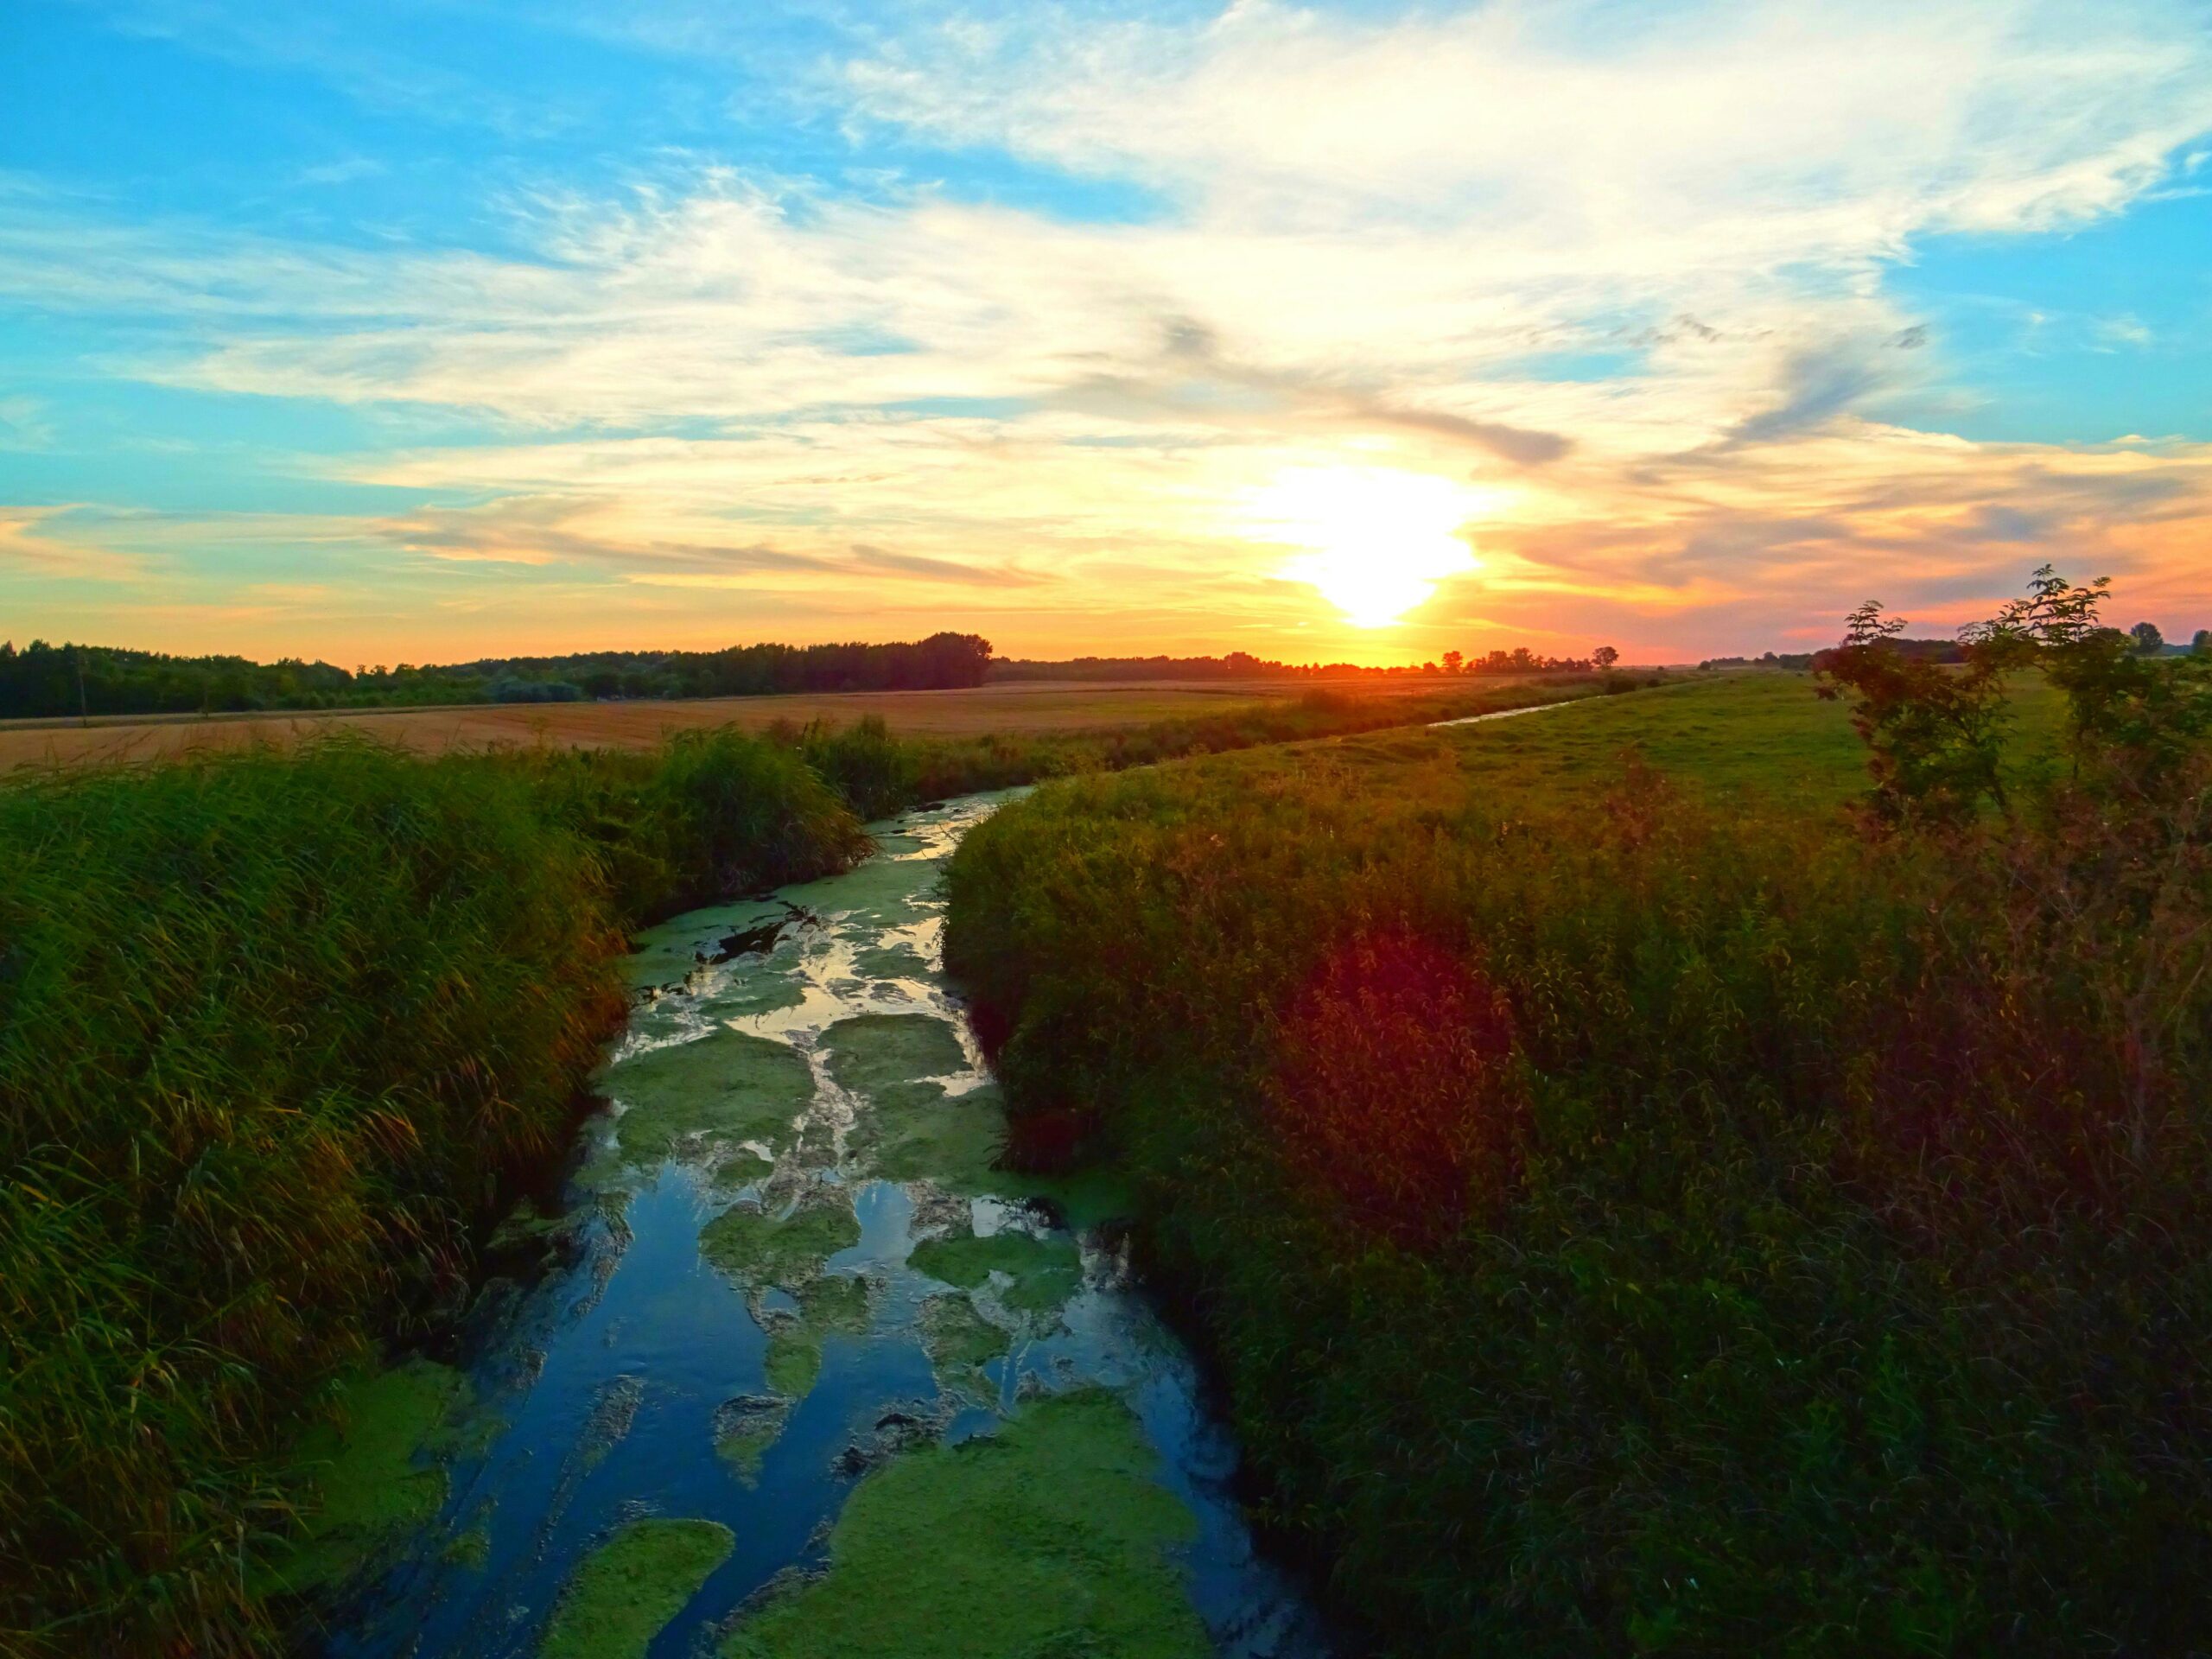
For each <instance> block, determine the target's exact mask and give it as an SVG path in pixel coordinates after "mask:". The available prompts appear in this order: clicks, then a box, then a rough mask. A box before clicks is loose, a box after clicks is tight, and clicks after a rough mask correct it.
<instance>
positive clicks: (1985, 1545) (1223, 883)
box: [946, 675, 2212, 1656]
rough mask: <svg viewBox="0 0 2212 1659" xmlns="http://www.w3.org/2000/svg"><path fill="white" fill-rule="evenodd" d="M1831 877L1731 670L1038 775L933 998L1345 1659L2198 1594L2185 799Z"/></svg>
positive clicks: (2076, 1626) (2209, 1073)
mask: <svg viewBox="0 0 2212 1659" xmlns="http://www.w3.org/2000/svg"><path fill="white" fill-rule="evenodd" d="M2014 694H2015V695H2014V711H2015V720H2014V722H2013V724H2014V733H2013V738H2012V743H2011V746H2010V750H2009V753H2008V761H2007V764H2008V766H2009V768H2010V771H2011V772H2012V779H2013V781H2014V784H2015V785H2016V789H2015V798H2016V800H2017V801H2018V802H2019V803H2021V806H2020V809H2019V811H2020V816H2019V817H2017V818H2016V819H2014V820H2011V821H1999V820H1996V819H1994V818H1992V819H1990V820H1988V821H1986V822H1985V823H1982V824H1981V825H1980V826H1970V827H1969V828H1967V829H1965V830H1962V831H1959V832H1957V833H1955V834H1948V835H1942V836H1938V835H1929V836H1919V835H1890V834H1876V833H1872V832H1871V831H1870V830H1869V829H1867V828H1866V823H1865V822H1864V820H1863V819H1862V818H1861V817H1859V815H1858V814H1857V813H1856V812H1855V811H1854V810H1853V806H1852V803H1853V798H1855V797H1859V796H1860V795H1862V794H1863V792H1864V791H1865V788H1866V774H1865V772H1864V754H1863V751H1862V750H1861V749H1860V747H1859V744H1858V742H1857V740H1856V739H1855V738H1854V736H1853V732H1852V730H1851V727H1850V724H1849V719H1848V715H1847V711H1846V709H1845V708H1844V707H1843V706H1842V705H1840V704H1837V703H1829V702H1818V701H1815V698H1814V697H1813V696H1812V695H1811V687H1810V685H1809V684H1808V682H1807V680H1806V679H1804V678H1803V677H1798V676H1783V675H1757V676H1754V675H1745V676H1733V677H1721V678H1714V679H1707V680H1702V681H1700V682H1699V683H1693V684H1687V685H1681V686H1677V687H1672V688H1669V689H1664V690H1655V691H1649V692H1645V693H1643V694H1640V695H1638V696H1635V697H1630V698H1618V699H1606V700H1603V701H1599V702H1585V703H1580V704H1576V705H1573V706H1570V707H1567V708H1562V709H1555V710H1550V711H1546V712H1541V713H1537V714H1534V715H1529V716H1526V717H1524V718H1518V719H1514V720H1510V721H1497V722H1495V723H1487V724H1482V725H1476V726H1471V727H1465V728H1458V729H1456V730H1446V731H1421V732H1410V731H1408V732H1391V733H1378V734H1370V735H1366V736H1362V737H1354V738H1347V739H1344V740H1341V741H1326V742H1319V743H1306V744H1297V745H1291V746H1287V747H1278V748H1272V749H1267V750H1259V751H1253V752H1250V753H1241V754H1236V755H1224V756H1216V757H1212V758H1208V759H1204V760H1193V761H1190V762H1186V763H1183V764H1179V765H1173V766H1161V767H1158V768H1154V769H1153V770H1150V771H1148V772H1141V773H1130V774H1128V775H1125V776H1121V777H1116V778H1100V779H1076V780H1071V781H1069V782H1066V783H1062V784H1058V785H1053V786H1052V787H1051V788H1048V789H1046V790H1043V791H1039V793H1038V794H1036V795H1034V796H1033V797H1032V798H1029V799H1028V800H1027V801H1025V802H1023V803H1021V804H1018V805H1016V806H1014V807H1012V808H1009V809H1007V810H1005V811H1003V812H1002V813H1001V814H1000V815H999V816H998V817H995V819H993V820H992V821H990V822H989V823H986V824H985V825H983V826H982V827H981V828H979V829H977V830H976V831H975V832H974V833H973V834H972V835H971V836H969V840H968V841H967V842H966V843H965V844H964V845H963V848H962V849H961V851H960V853H959V855H958V856H957V859H956V861H955V862H954V865H953V867H952V870H951V875H950V881H951V899H952V906H951V912H950V923H949V931H948V937H947V945H946V950H947V960H948V963H949V964H950V966H952V968H953V969H955V971H956V972H957V973H958V974H960V975H961V976H963V977H964V978H965V979H966V980H967V982H969V986H970V988H971V989H972V991H973V993H974V995H975V996H976V1014H977V1018H978V1023H979V1028H981V1029H982V1030H984V1031H985V1033H986V1034H987V1036H988V1038H989V1039H990V1041H991V1042H992V1043H993V1044H994V1045H995V1048H996V1055H997V1065H998V1067H999V1070H1000V1072H1001V1077H1002V1078H1003V1080H1004V1082H1005V1084H1006V1085H1007V1090H1008V1093H1009V1097H1010V1100H1011V1102H1012V1103H1013V1105H1014V1109H1015V1111H1016V1117H1015V1120H1014V1128H1015V1132H1016V1143H1015V1144H1016V1150H1017V1152H1018V1153H1019V1154H1020V1155H1021V1156H1022V1157H1024V1158H1026V1159H1027V1160H1032V1161H1034V1162H1037V1163H1040V1164H1045V1163H1065V1162H1069V1161H1074V1162H1083V1161H1086V1160H1088V1161H1106V1162H1111V1163H1114V1164H1116V1165H1118V1166H1120V1167H1121V1169H1122V1172H1123V1173H1125V1174H1127V1175H1128V1177H1129V1178H1131V1179H1133V1181H1134V1183H1135V1187H1136V1190H1137V1191H1138V1192H1139V1193H1140V1195H1141V1208H1142V1215H1141V1225H1140V1230H1139V1235H1138V1236H1139V1239H1140V1243H1141V1248H1142V1249H1143V1250H1144V1252H1145V1254H1146V1255H1147V1257H1148V1259H1149V1261H1150V1262H1151V1263H1152V1266H1153V1268H1154V1270H1155V1272H1156V1273H1157V1274H1158V1275H1159V1276H1160V1280H1161V1281H1162V1282H1163V1283H1165V1284H1166V1285H1168V1286H1170V1287H1173V1290H1174V1292H1175V1294H1176V1295H1177V1297H1178V1298H1179V1303H1180V1305H1181V1306H1182V1307H1183V1308H1184V1310H1185V1315H1186V1318H1187V1319H1188V1322H1189V1325H1190V1328H1191V1329H1192V1332H1193V1333H1194V1334H1195V1335H1196V1336H1197V1338H1198V1339H1199V1341H1200V1342H1201V1343H1202V1344H1204V1345H1205V1347H1206V1348H1207V1349H1208V1350H1209V1351H1211V1354H1212V1355H1213V1356H1214V1357H1215V1359H1216V1361H1217V1363H1218V1366H1219V1368H1220V1370H1221V1373H1222V1376H1223V1378H1224V1383H1225V1386H1226V1389H1227V1392H1228V1396H1229V1399H1230V1407H1231V1410H1232V1414H1233V1418H1234V1421H1235V1426H1236V1430H1237V1432H1238V1434H1239V1436H1240V1439H1241V1440H1243V1444H1244V1446H1245V1448H1246V1450H1247V1452H1248V1455H1249V1459H1250V1460H1251V1463H1252V1465H1253V1466H1254V1467H1255V1471H1256V1472H1257V1474H1258V1475H1259V1477H1260V1478H1261V1480H1262V1488H1263V1491H1264V1494H1265V1504H1266V1513H1267V1515H1268V1518H1269V1519H1270V1520H1271V1521H1272V1522H1274V1525H1275V1527H1276V1528H1277V1529H1278V1530H1279V1532H1280V1534H1281V1535H1282V1536H1284V1537H1285V1538H1286V1539H1287V1540H1288V1541H1290V1542H1291V1543H1292V1544H1293V1545H1294V1546H1295V1547H1298V1548H1303V1549H1304V1550H1306V1551H1308V1552H1310V1554H1311V1555H1312V1557H1313V1560H1314V1561H1315V1562H1316V1564H1317V1566H1318V1567H1319V1569H1320V1570H1321V1572H1322V1573H1324V1575H1325V1582H1326V1584H1327V1587H1328V1590H1329V1593H1330V1599H1331V1600H1332V1603H1333V1605H1335V1606H1336V1607H1337V1609H1338V1611H1340V1612H1341V1613H1342V1614H1344V1616H1345V1617H1346V1618H1348V1619H1349V1620H1350V1621H1351V1623H1352V1624H1355V1625H1356V1626H1359V1627H1363V1629H1364V1630H1365V1632H1366V1633H1367V1634H1368V1635H1369V1636H1370V1637H1372V1638H1373V1640H1374V1642H1375V1644H1376V1649H1377V1650H1378V1651H1380V1652H1382V1653H1385V1654H1393V1655H1396V1654H1402V1655H1406V1656H1417V1655H1433V1654H1436V1653H1440V1652H1468V1651H1486V1650H1491V1649H1495V1650H1497V1651H1503V1652H1514V1653H1519V1654H1561V1655H1566V1654H1585V1653H1589V1652H1593V1651H1596V1652H1622V1651H1641V1652H1658V1651H1669V1652H1681V1653H1722V1652H1753V1651H1756V1652H1776V1653H1797V1654H1831V1653H1832V1654H1839V1655H1840V1654H1857V1653H1872V1652H1892V1653H1963V1652H1980V1651H1991V1650H1995V1649H2016V1650H2031V1651H2044V1652H2057V1651H2066V1652H2081V1651H2110V1652H2115V1653H2166V1652H2181V1651H2184V1650H2188V1649H2190V1648H2191V1647H2192V1645H2193V1644H2196V1643H2198V1642H2199V1641H2200V1640H2201V1635H2202V1618H2201V1617H2200V1615H2201V1613H2202V1605H2203V1604H2202V1585H2203V1584H2205V1583H2206V1582H2212V1474H2208V1470H2212V1455H2209V1454H2212V1421H2208V1414H2207V1408H2206V1405H2205V1402H2204V1401H2203V1400H2202V1396H2201V1391H2199V1390H2197V1389H2195V1388H2194V1386H2193V1384H2192V1383H2190V1382H2189V1381H2188V1379H2192V1378H2195V1377H2198V1376H2202V1375H2204V1373H2205V1368H2206V1366H2207V1364H2208V1363H2212V1268H2208V1265H2207V1259H2206V1256H2205V1253H2204V1251H2203V1250H2202V1238H2203V1237H2204V1236H2206V1231H2207V1229H2208V1226H2212V1154H2208V1142H2209V1141H2212V1137H2209V1136H2208V1127H2209V1126H2208V1122H2207V1112H2208V1104H2207V1103H2208V1101H2212V961H2209V960H2208V959H2209V958H2212V849H2208V847H2207V844H2206V838H2205V833H2204V823H2203V819H2204V815H2205V814H2206V813H2207V812H2208V810H2212V805H2209V804H2208V803H2212V795H2207V794H2206V793H2204V792H2202V791H2204V789H2205V781H2206V773H2207V771H2208V770H2212V768H2207V767H2206V766H2202V765H2200V766H2199V767H2198V768H2197V770H2196V772H2195V773H2194V774H2193V775H2194V777H2195V778H2196V783H2195V785H2194V788H2195V789H2196V791H2198V792H2197V793H2195V794H2192V795H2187V796H2184V797H2182V798H2177V802H2176V803H2175V804H2171V805H2170V806H2168V807H2160V808H2158V810H2155V811H2153V810H2151V809H2150V808H2147V807H2143V806H2141V805H2139V804H2136V805H2131V806H2129V807H2128V808H2126V810H2116V809H2115V808H2114V807H2113V805H2112V804H2110V803H2107V802H2103V801H2100V800H2098V799H2095V798H2085V797H2080V796H2077V795H2075V794H2073V793H2069V789H2070V785H2068V784H2067V783H2066V781H2065V779H2066V776H2067V772H2066V769H2065V768H2064V767H2063V766H2060V765H2058V764H2056V762H2057V759H2058V756H2057V742H2058V740H2059V737H2060V735H2061V732H2060V727H2061V722H2060V721H2058V719H2057V718H2056V716H2057V715H2058V712H2059V709H2058V705H2057V704H2056V702H2055V701H2054V700H2053V699H2052V697H2051V696H2050V694H2049V693H2048V692H2047V691H2045V690H2044V689H2043V688H2042V686H2041V684H2040V683H2039V682H2029V683H2019V684H2017V685H2016V686H2015V687H2014Z"/></svg>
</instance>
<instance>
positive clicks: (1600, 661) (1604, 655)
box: [1590, 645, 1621, 671]
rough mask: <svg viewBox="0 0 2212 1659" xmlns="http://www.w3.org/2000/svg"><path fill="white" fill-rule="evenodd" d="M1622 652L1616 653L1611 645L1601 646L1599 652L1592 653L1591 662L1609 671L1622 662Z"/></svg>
mask: <svg viewBox="0 0 2212 1659" xmlns="http://www.w3.org/2000/svg"><path fill="white" fill-rule="evenodd" d="M1620 659H1621V654H1620V652H1618V651H1615V650H1614V649H1613V648H1612V647H1611V645H1600V646H1599V647H1598V649H1597V650H1595V651H1593V652H1591V653H1590V660H1591V661H1592V662H1593V663H1595V664H1597V665H1598V666H1599V668H1602V669H1606V670H1609V671H1610V670H1611V667H1612V665H1613V664H1615V663H1618V661H1620Z"/></svg>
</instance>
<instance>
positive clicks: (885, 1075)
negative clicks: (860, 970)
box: [822, 1014, 968, 1098]
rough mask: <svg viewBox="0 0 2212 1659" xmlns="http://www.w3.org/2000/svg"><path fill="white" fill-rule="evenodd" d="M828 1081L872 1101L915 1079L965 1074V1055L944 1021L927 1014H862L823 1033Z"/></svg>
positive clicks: (838, 1022) (966, 1064)
mask: <svg viewBox="0 0 2212 1659" xmlns="http://www.w3.org/2000/svg"><path fill="white" fill-rule="evenodd" d="M822 1050H823V1053H824V1054H826V1055H827V1056H828V1057H829V1075H830V1077H833V1078H835V1079H836V1083H837V1086H838V1087H839V1088H841V1089H848V1090H851V1091H852V1092H853V1093H855V1094H856V1095H867V1096H870V1097H871V1098H872V1097H874V1096H875V1095H877V1094H878V1093H880V1091H882V1090H886V1089H889V1088H893V1087H895V1086H896V1085H898V1084H902V1083H908V1082H911V1081H912V1080H914V1079H916V1078H918V1077H951V1076H954V1075H955V1074H957V1073H959V1072H962V1071H967V1070H968V1052H967V1051H966V1050H965V1049H963V1048H962V1047H961V1046H960V1039H959V1038H958V1037H957V1035H955V1034H954V1032H953V1029H952V1027H950V1026H949V1025H947V1024H946V1023H945V1022H944V1020H939V1019H938V1018H936V1017H935V1016H934V1015H931V1014H855V1015H854V1016H853V1017H852V1018H850V1019H848V1020H839V1021H837V1023H836V1025H834V1026H832V1027H829V1030H827V1031H825V1032H823V1033H822Z"/></svg>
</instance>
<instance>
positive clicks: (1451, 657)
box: [1444, 651, 1467, 674]
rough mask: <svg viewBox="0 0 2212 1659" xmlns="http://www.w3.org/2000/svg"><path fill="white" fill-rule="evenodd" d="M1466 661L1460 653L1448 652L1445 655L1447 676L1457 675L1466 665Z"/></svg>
mask: <svg viewBox="0 0 2212 1659" xmlns="http://www.w3.org/2000/svg"><path fill="white" fill-rule="evenodd" d="M1466 660H1467V659H1466V658H1465V657H1462V656H1461V655H1460V654H1459V652H1456V651H1447V652H1445V653H1444V671H1445V672H1446V674H1457V673H1458V672H1459V671H1460V669H1461V668H1462V667H1464V666H1465V664H1466Z"/></svg>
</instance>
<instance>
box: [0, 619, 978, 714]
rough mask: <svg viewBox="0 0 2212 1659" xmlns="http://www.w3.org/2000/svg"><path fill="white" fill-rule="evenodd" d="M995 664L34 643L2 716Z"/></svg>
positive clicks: (1, 671)
mask: <svg viewBox="0 0 2212 1659" xmlns="http://www.w3.org/2000/svg"><path fill="white" fill-rule="evenodd" d="M990 660H991V645H990V641H989V640H988V639H983V638H982V636H981V635H979V634H973V633H951V632H944V633H936V634H932V635H931V636H930V637H929V638H928V639H921V640H916V641H908V642H900V643H896V644H889V645H869V644H862V643H857V642H856V643H852V644H842V645H733V646H730V647H728V649H726V650H721V651H657V652H579V653H575V654H573V655H569V656H564V657H506V658H484V659H482V660H480V661H477V662H473V663H457V664H446V665H429V666H420V667H418V666H416V665H414V664H405V663H403V664H399V665H398V666H397V667H396V668H395V667H385V666H382V665H378V666H377V667H373V668H371V667H366V666H363V667H359V668H356V669H354V670H353V671H350V672H349V671H346V670H345V669H342V668H339V667H336V666H335V665H334V664H329V663H321V662H303V661H301V660H300V659H298V658H281V659H279V660H278V661H277V662H274V663H257V662H253V661H251V660H249V659H248V658H244V657H223V656H208V657H175V656H169V655H168V654H166V653H164V652H153V651H132V650H128V649H124V648H118V647H112V646H99V645H68V644H65V645H50V644H48V643H47V642H46V641H44V640H41V639H34V640H33V641H31V643H30V644H29V645H27V646H24V647H23V648H22V649H20V650H19V649H17V648H16V645H14V644H13V643H12V642H9V643H4V644H0V718H4V719H17V720H22V719H39V718H46V717H54V716H67V715H159V714H229V713H240V712H251V711H253V710H257V709H373V708H394V707H409V706H422V705H426V704H433V703H448V702H580V701H582V700H585V699H594V698H660V697H741V696H763V695H766V694H769V693H772V692H788V691H901V690H939V689H944V688H950V687H955V686H969V685H980V684H982V681H983V676H984V671H985V670H986V669H987V668H988V666H989V664H990Z"/></svg>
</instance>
